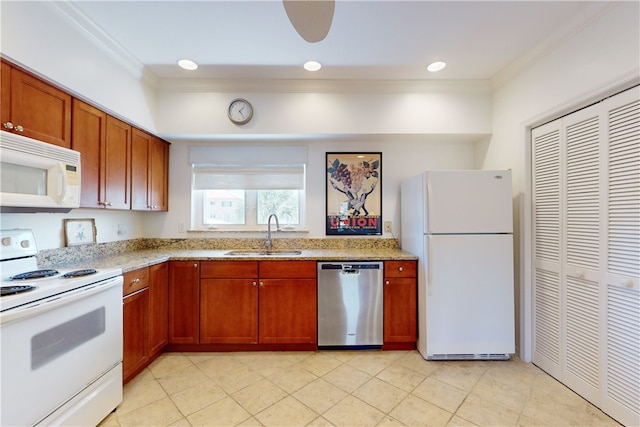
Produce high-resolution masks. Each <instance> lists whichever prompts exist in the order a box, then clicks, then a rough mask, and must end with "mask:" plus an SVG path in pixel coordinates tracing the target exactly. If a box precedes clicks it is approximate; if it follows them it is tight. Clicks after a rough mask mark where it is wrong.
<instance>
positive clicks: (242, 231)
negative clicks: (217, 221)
mask: <svg viewBox="0 0 640 427" xmlns="http://www.w3.org/2000/svg"><path fill="white" fill-rule="evenodd" d="M266 232H267V229H266V228H265V229H256V230H247V229H233V228H208V229H203V230H187V233H188V234H200V233H204V234H207V233H212V234H215V233H233V234H256V233H266ZM271 233H287V234H309V230H298V229H292V230H287V229H285V228H282V229H280V231H276V230H274V229H272V230H271Z"/></svg>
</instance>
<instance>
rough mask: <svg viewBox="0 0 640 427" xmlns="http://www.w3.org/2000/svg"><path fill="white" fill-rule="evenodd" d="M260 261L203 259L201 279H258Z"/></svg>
mask: <svg viewBox="0 0 640 427" xmlns="http://www.w3.org/2000/svg"><path fill="white" fill-rule="evenodd" d="M257 277H258V261H203V262H201V263H200V278H201V279H256V278H257Z"/></svg>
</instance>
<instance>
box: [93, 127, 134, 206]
mask: <svg viewBox="0 0 640 427" xmlns="http://www.w3.org/2000/svg"><path fill="white" fill-rule="evenodd" d="M101 154H102V155H101V162H102V164H101V172H102V176H101V179H102V180H103V185H102V186H101V188H102V190H103V194H101V197H100V198H101V200H100V203H101V204H103V205H104V206H105V207H106V208H111V209H129V206H130V200H131V197H130V191H131V126H130V125H128V124H127V123H125V122H123V121H120V120H118V119H116V118H114V117H111V116H107V130H106V138H105V144H104V145H103V147H102V153H101Z"/></svg>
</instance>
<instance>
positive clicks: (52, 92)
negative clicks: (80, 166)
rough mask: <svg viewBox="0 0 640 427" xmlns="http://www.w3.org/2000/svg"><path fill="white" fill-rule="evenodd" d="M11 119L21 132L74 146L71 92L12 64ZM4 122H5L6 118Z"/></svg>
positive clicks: (40, 138) (53, 142) (30, 136)
mask: <svg viewBox="0 0 640 427" xmlns="http://www.w3.org/2000/svg"><path fill="white" fill-rule="evenodd" d="M10 70H11V108H10V116H11V117H10V121H11V123H13V126H14V129H16V128H15V126H22V129H23V130H22V131H17V132H16V133H19V134H21V135H24V136H27V137H29V138H33V139H37V140H39V141H44V142H48V143H49V144H55V145H59V146H61V147H66V148H70V147H71V95H69V94H67V93H66V92H64V91H62V90H60V89H57V88H55V87H53V86H51V85H49V84H47V83H45V82H43V81H42V80H40V79H38V78H36V77H34V76H31V75H29V74H27V73H24V72H22V71H20V70H18V69H16V68H13V67H11V68H10ZM3 123H4V121H3Z"/></svg>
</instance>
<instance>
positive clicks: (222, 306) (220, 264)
mask: <svg viewBox="0 0 640 427" xmlns="http://www.w3.org/2000/svg"><path fill="white" fill-rule="evenodd" d="M316 313H317V312H316V263H315V261H205V262H202V269H201V279H200V343H201V344H314V343H316V342H317V338H316V336H317V333H316V329H317V327H316V324H317V319H316V317H317V316H316Z"/></svg>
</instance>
